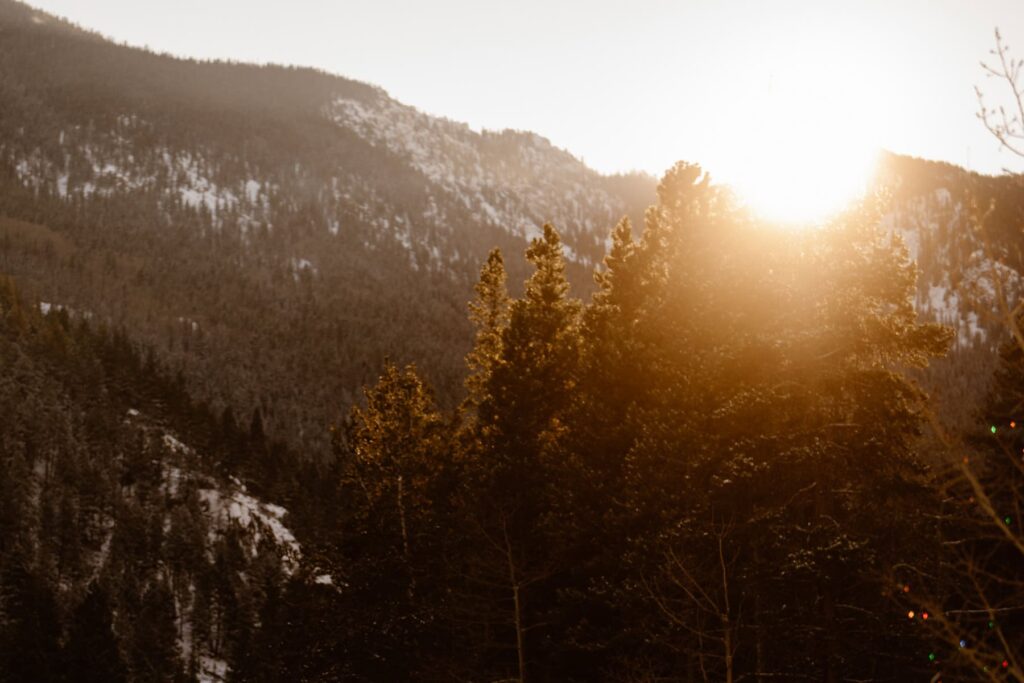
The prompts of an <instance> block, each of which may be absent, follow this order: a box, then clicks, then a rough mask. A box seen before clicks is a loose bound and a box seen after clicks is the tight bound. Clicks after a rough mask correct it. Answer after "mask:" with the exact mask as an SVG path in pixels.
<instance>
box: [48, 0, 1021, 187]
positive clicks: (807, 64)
mask: <svg viewBox="0 0 1024 683" xmlns="http://www.w3.org/2000/svg"><path fill="white" fill-rule="evenodd" d="M30 4H31V5H33V6H35V7H38V8H40V9H43V10H46V11H49V12H51V13H54V14H58V15H60V16H64V17H67V18H69V19H71V20H72V21H74V22H76V23H78V24H81V25H83V26H85V27H87V28H90V29H93V30H96V31H99V32H100V33H102V34H104V35H107V36H109V37H112V38H114V39H115V40H118V41H123V42H127V43H129V44H132V45H145V46H148V47H150V48H152V49H155V50H157V51H162V52H170V53H173V54H176V55H185V56H190V57H199V58H223V59H234V60H240V61H253V62H275V63H283V64H297V65H309V66H316V67H320V68H322V69H325V70H327V71H330V72H334V73H337V74H340V75H343V76H347V77H350V78H355V79H359V80H362V81H367V82H370V83H373V84H376V85H380V86H382V87H383V88H384V89H385V90H387V91H388V92H389V93H390V94H391V95H392V96H393V97H395V98H396V99H398V100H400V101H402V102H404V103H407V104H411V105H413V106H415V107H417V108H419V109H421V110H423V111H425V112H428V113H431V114H437V115H442V116H446V117H448V118H451V119H454V120H458V121H465V122H467V123H469V124H470V125H471V126H473V127H474V128H481V127H483V128H488V129H499V130H500V129H503V128H516V129H524V130H532V131H536V132H538V133H540V134H542V135H544V136H546V137H548V138H550V139H551V141H552V142H553V143H554V144H556V145H558V146H560V147H564V148H566V149H568V150H569V151H570V152H572V153H573V154H575V155H576V156H578V157H581V158H582V159H583V160H584V161H585V162H586V163H587V164H588V165H590V166H592V167H594V168H596V169H598V170H600V171H604V172H616V171H627V170H631V169H642V170H645V171H649V172H651V173H654V174H660V173H661V172H662V171H664V170H665V169H666V168H667V167H668V166H670V165H671V164H672V163H673V162H674V161H676V160H678V159H685V160H689V161H696V162H699V163H702V164H704V165H705V166H708V167H711V168H712V170H713V172H714V171H718V172H719V173H720V176H719V177H721V176H722V175H724V176H727V177H728V176H730V174H733V173H734V171H735V169H736V168H737V167H738V166H740V165H742V164H743V163H744V159H746V158H747V157H749V156H750V155H752V154H753V155H762V156H766V155H771V154H786V153H787V151H786V150H788V149H790V145H793V146H802V147H803V148H804V149H805V150H806V151H808V152H810V151H813V150H819V151H821V150H831V149H835V150H837V157H836V158H841V155H839V154H838V151H840V150H850V149H853V148H857V149H860V148H862V147H866V146H867V147H882V148H886V149H890V150H892V151H895V152H899V153H904V154H912V155H915V156H922V157H927V158H931V159H942V160H947V161H952V162H954V163H956V164H959V165H964V166H969V167H970V168H971V169H973V170H979V171H983V172H997V171H999V170H1000V169H1001V168H1002V167H1004V166H1006V167H1010V168H1013V169H1014V170H1024V163H1021V162H1020V161H1018V160H1015V159H1014V158H1012V157H1011V156H1010V155H1008V154H1006V153H999V152H998V150H997V146H996V144H995V143H994V142H993V140H992V139H991V138H990V137H989V136H988V135H987V134H986V133H985V132H984V131H983V129H982V128H981V124H980V123H979V122H978V121H977V120H976V118H975V111H976V109H977V103H976V101H975V96H974V92H973V86H974V85H976V84H980V85H983V86H986V87H988V88H991V89H992V91H993V93H997V92H998V90H997V89H996V88H995V84H994V83H993V82H992V81H986V80H985V78H984V77H983V74H982V72H981V69H980V67H979V66H978V62H979V60H981V59H983V58H985V57H986V53H987V51H988V50H989V49H990V48H991V47H992V45H993V36H992V31H993V28H994V27H996V26H999V27H1000V28H1001V30H1002V32H1003V34H1004V36H1005V38H1006V39H1007V42H1009V44H1010V45H1011V47H1013V46H1015V45H1017V44H1019V45H1020V46H1021V48H1022V49H1021V51H1020V53H1019V54H1020V55H1021V56H1024V1H1022V0H960V1H954V0H845V1H844V2H835V3H833V2H829V1H828V0H811V1H805V2H797V1H789V0H778V1H776V0H760V1H756V0H754V1H742V0H717V1H712V0H620V1H616V2H605V1H603V0H505V1H502V2H496V1H491V0H429V1H428V0H365V1H361V2H357V1H354V0H332V1H327V0H287V1H285V0H281V1H278V2H264V1H256V2H254V1H252V0H30ZM795 138H800V141H798V142H794V141H793V140H794V139H795ZM764 141H770V142H772V144H773V145H774V146H773V147H770V148H765V147H764V145H763V143H764ZM805 156H806V155H805ZM806 158H811V157H810V156H807V157H806ZM765 166H770V163H767V162H765V163H762V167H765Z"/></svg>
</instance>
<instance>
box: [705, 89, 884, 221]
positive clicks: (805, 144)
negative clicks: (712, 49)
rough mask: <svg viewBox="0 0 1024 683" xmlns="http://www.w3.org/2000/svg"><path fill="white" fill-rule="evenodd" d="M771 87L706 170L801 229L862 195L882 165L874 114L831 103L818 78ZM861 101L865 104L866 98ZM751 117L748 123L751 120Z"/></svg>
mask: <svg viewBox="0 0 1024 683" xmlns="http://www.w3.org/2000/svg"><path fill="white" fill-rule="evenodd" d="M800 76H802V77H801V78H794V79H791V80H790V82H789V83H788V84H787V83H778V82H774V83H772V85H771V86H770V87H769V89H768V92H767V93H766V94H764V95H763V96H762V97H761V98H757V99H755V100H754V101H751V102H750V103H749V104H750V107H751V108H750V110H749V111H748V112H747V114H746V116H747V117H748V122H747V124H746V125H743V126H739V127H738V128H737V129H735V132H734V133H733V134H731V135H728V136H726V137H727V144H726V145H725V146H724V149H721V150H720V151H719V153H718V154H716V158H715V159H713V160H712V161H713V162H714V163H711V164H709V168H710V170H711V171H712V176H713V177H717V179H718V180H719V181H721V182H724V183H725V184H728V185H730V186H731V187H732V188H733V190H734V191H735V192H736V194H737V196H738V198H739V199H740V201H741V202H743V203H744V204H746V205H747V206H748V207H749V208H750V209H751V211H752V212H753V213H754V214H756V215H757V216H759V217H761V218H763V219H765V220H768V221H772V222H774V223H777V224H780V225H784V226H788V227H801V226H805V225H808V224H813V223H816V222H819V221H821V220H823V219H825V218H827V217H828V216H830V215H831V214H834V213H836V212H838V211H841V210H842V209H843V208H845V207H846V206H847V205H848V204H849V203H850V202H851V201H853V200H855V199H856V198H858V197H860V196H862V195H863V194H864V192H865V191H866V189H867V186H868V183H869V181H870V179H871V175H872V171H873V170H874V168H875V164H876V163H877V160H878V153H879V150H878V147H877V140H878V139H879V136H878V135H877V133H878V130H877V128H876V127H875V126H874V125H873V119H874V116H873V115H872V114H873V112H871V111H869V110H868V109H867V106H869V105H866V104H865V105H864V107H865V108H864V110H858V109H857V108H856V100H857V99H858V98H853V97H850V96H849V94H848V93H847V95H846V96H845V97H841V96H839V97H829V96H828V94H827V93H822V92H821V91H820V89H818V90H816V89H815V84H816V83H819V84H820V83H821V82H822V81H821V80H820V78H818V77H817V75H815V74H800ZM862 101H863V100H862ZM751 118H752V119H753V120H752V121H750V119H751Z"/></svg>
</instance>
